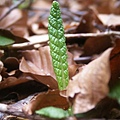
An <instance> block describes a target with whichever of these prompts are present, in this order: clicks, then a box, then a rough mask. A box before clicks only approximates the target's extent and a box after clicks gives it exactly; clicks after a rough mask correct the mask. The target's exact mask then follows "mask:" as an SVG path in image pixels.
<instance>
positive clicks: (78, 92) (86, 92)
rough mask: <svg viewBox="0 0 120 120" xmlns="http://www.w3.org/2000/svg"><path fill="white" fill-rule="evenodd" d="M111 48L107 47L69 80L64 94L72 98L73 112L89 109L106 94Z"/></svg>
mask: <svg viewBox="0 0 120 120" xmlns="http://www.w3.org/2000/svg"><path fill="white" fill-rule="evenodd" d="M111 50H112V48H109V49H107V50H106V51H105V52H104V53H103V54H102V55H101V56H100V57H99V58H97V59H95V60H93V61H92V62H90V63H89V64H88V65H86V66H85V67H84V68H83V70H82V71H81V72H79V73H78V74H76V75H75V76H74V77H73V80H71V81H70V82H69V85H68V87H67V91H66V95H67V96H68V97H71V98H73V111H74V113H81V112H86V111H88V110H90V109H91V108H93V107H94V106H95V105H96V104H97V103H98V102H99V101H100V100H101V99H102V98H104V97H105V96H106V95H107V94H108V82H109V79H110V65H109V56H110V53H111Z"/></svg>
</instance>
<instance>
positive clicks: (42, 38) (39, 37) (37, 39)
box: [11, 31, 120, 49]
mask: <svg viewBox="0 0 120 120" xmlns="http://www.w3.org/2000/svg"><path fill="white" fill-rule="evenodd" d="M111 35H115V36H118V37H120V32H118V31H106V32H101V33H79V34H65V37H66V38H67V39H68V38H87V37H102V36H111ZM27 39H28V40H30V42H24V43H19V44H13V45H11V48H14V49H16V48H17V49H18V48H24V47H28V46H32V45H35V44H42V43H45V42H48V34H45V35H35V36H32V37H29V38H27ZM32 39H35V40H34V41H32Z"/></svg>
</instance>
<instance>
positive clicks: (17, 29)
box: [0, 7, 28, 37]
mask: <svg viewBox="0 0 120 120" xmlns="http://www.w3.org/2000/svg"><path fill="white" fill-rule="evenodd" d="M8 10H9V8H6V7H1V8H0V17H2V16H3V15H4V14H5V13H6V12H7V11H8ZM0 28H2V29H9V30H11V32H13V33H14V34H15V35H17V36H20V37H25V36H28V31H27V14H26V12H25V11H22V10H20V9H14V10H12V11H11V12H10V13H9V14H8V15H7V16H6V17H5V18H3V19H2V20H1V21H0Z"/></svg>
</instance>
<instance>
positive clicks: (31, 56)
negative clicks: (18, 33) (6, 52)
mask: <svg viewBox="0 0 120 120" xmlns="http://www.w3.org/2000/svg"><path fill="white" fill-rule="evenodd" d="M23 56H24V57H23V58H22V60H21V63H20V70H21V71H22V72H24V73H29V74H30V75H31V76H32V77H33V78H35V79H36V80H37V81H39V82H42V83H43V84H46V85H49V86H50V87H51V88H58V85H57V81H56V78H55V73H54V72H53V66H52V62H51V61H52V60H51V56H50V52H49V47H48V46H47V47H41V48H40V49H39V51H36V50H27V51H25V52H23Z"/></svg>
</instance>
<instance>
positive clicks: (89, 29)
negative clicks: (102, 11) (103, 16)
mask: <svg viewBox="0 0 120 120" xmlns="http://www.w3.org/2000/svg"><path fill="white" fill-rule="evenodd" d="M95 25H102V22H101V21H100V19H99V18H98V16H97V14H96V13H95V12H94V11H93V10H92V9H89V10H88V11H87V13H86V14H85V15H83V16H82V19H81V20H80V23H79V25H78V27H77V28H76V32H75V33H95V32H97V31H98V29H97V28H96V27H95Z"/></svg>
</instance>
